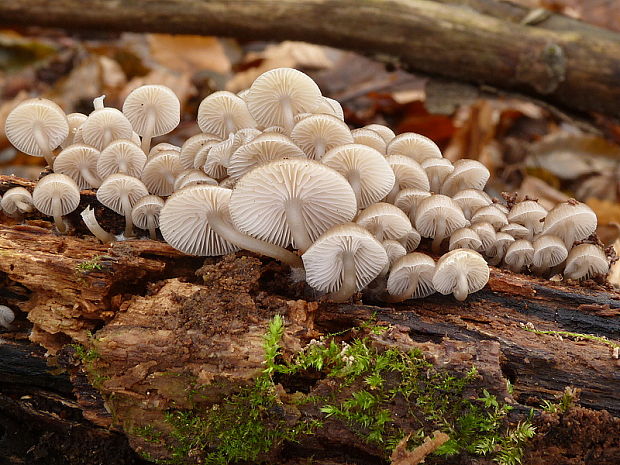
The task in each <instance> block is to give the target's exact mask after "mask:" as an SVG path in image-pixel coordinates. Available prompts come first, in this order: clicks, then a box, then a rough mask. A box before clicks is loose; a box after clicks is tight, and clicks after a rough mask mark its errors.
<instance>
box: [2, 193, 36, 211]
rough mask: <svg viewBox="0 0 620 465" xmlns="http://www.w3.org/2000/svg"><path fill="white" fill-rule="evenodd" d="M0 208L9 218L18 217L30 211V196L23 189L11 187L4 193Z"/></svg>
mask: <svg viewBox="0 0 620 465" xmlns="http://www.w3.org/2000/svg"><path fill="white" fill-rule="evenodd" d="M0 207H2V209H3V210H4V213H6V214H7V215H9V216H13V217H15V216H19V215H20V214H24V213H28V212H31V211H32V194H31V193H30V191H28V190H27V189H25V188H24V187H12V188H11V189H9V190H8V191H6V192H5V193H4V197H2V200H0Z"/></svg>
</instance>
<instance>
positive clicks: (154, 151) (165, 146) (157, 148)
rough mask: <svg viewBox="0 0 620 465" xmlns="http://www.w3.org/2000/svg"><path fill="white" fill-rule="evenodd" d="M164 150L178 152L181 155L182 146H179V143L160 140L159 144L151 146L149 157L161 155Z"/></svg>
mask: <svg viewBox="0 0 620 465" xmlns="http://www.w3.org/2000/svg"><path fill="white" fill-rule="evenodd" d="M162 152H176V153H178V154H179V155H180V154H181V147H179V146H178V145H173V144H169V143H167V142H160V143H159V144H157V145H154V146H153V147H151V150H149V154H148V157H147V159H148V160H150V159H151V158H154V157H155V156H156V155H159V154H160V153H162Z"/></svg>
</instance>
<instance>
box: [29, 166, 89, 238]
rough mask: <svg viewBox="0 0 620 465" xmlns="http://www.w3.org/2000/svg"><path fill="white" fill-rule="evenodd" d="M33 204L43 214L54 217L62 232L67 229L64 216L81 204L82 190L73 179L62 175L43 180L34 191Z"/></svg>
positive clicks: (51, 175)
mask: <svg viewBox="0 0 620 465" xmlns="http://www.w3.org/2000/svg"><path fill="white" fill-rule="evenodd" d="M32 203H33V205H34V207H35V208H36V209H37V210H39V211H40V212H41V213H43V214H45V215H48V216H53V217H54V222H55V223H56V227H57V228H58V230H59V231H60V232H65V230H66V228H65V226H64V224H63V222H62V216H64V215H67V214H69V213H71V212H72V211H73V210H75V209H76V208H77V207H78V205H79V203H80V189H79V188H78V186H77V184H76V183H75V181H74V180H73V179H71V178H70V177H69V176H65V175H64V174H60V173H52V174H48V175H47V176H45V177H43V178H41V179H40V180H39V182H38V183H37V185H36V186H35V188H34V190H33V191H32Z"/></svg>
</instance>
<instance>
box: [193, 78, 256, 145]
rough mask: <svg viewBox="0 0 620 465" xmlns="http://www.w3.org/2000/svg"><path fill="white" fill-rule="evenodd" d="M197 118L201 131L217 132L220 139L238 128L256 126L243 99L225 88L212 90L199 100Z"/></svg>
mask: <svg viewBox="0 0 620 465" xmlns="http://www.w3.org/2000/svg"><path fill="white" fill-rule="evenodd" d="M197 120H198V126H199V127H200V130H201V131H202V132H207V133H212V134H217V135H218V136H219V137H221V138H222V139H225V138H227V137H228V136H229V135H230V134H233V133H235V132H237V131H238V130H239V129H242V128H254V127H256V121H254V118H252V115H250V112H249V111H248V107H247V105H246V103H245V101H244V100H243V99H242V98H240V97H239V96H237V95H235V94H233V93H232V92H228V91H225V90H223V91H218V92H214V93H212V94H211V95H208V96H207V97H206V98H205V99H204V100H203V101H202V102H200V106H199V107H198V117H197Z"/></svg>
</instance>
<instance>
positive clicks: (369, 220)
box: [355, 202, 413, 240]
mask: <svg viewBox="0 0 620 465" xmlns="http://www.w3.org/2000/svg"><path fill="white" fill-rule="evenodd" d="M355 222H356V223H357V224H359V225H360V226H362V227H364V228H366V229H367V230H369V231H370V232H371V233H373V234H375V235H376V233H377V231H378V230H379V231H381V235H382V238H381V240H384V239H401V238H403V237H405V235H406V234H407V233H408V232H409V231H411V230H412V229H413V228H412V226H411V221H409V217H408V216H407V215H405V213H403V211H402V210H401V209H400V208H398V207H395V206H394V205H392V204H391V203H385V202H379V203H375V204H373V205H371V206H369V207H368V208H366V209H364V210H362V211H361V212H359V214H358V215H357V217H356V218H355Z"/></svg>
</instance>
